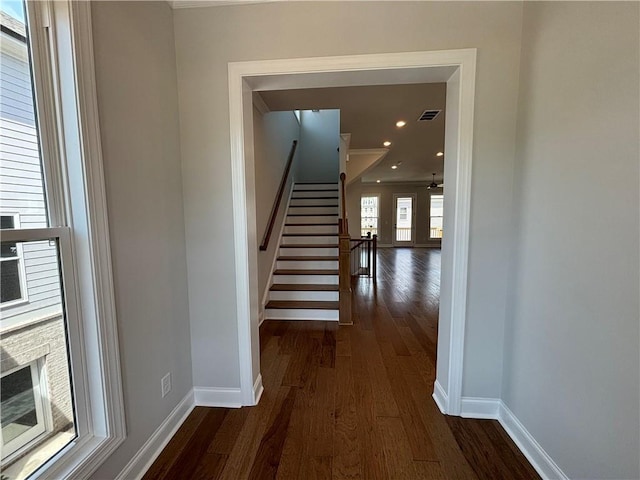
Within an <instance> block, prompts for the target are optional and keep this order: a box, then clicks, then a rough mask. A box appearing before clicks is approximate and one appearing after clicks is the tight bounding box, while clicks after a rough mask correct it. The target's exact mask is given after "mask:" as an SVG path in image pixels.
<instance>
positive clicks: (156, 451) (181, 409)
mask: <svg viewBox="0 0 640 480" xmlns="http://www.w3.org/2000/svg"><path fill="white" fill-rule="evenodd" d="M194 407H195V403H194V395H193V390H189V393H187V394H186V395H185V396H184V398H183V399H182V400H181V401H180V403H178V405H176V407H175V408H174V409H173V410H172V411H171V413H170V414H169V415H168V416H167V418H165V419H164V421H163V422H162V423H161V424H160V426H159V427H158V428H157V429H156V430H155V432H153V434H152V435H151V436H150V437H149V439H148V440H147V441H146V442H145V443H144V445H142V447H141V448H140V450H138V452H137V453H136V454H135V455H134V456H133V458H132V459H131V460H130V461H129V463H127V464H126V465H125V467H124V468H123V469H122V471H121V472H120V473H119V474H118V475H117V476H116V478H115V480H139V479H141V478H142V476H143V475H144V474H145V473H146V472H147V470H149V468H150V467H151V465H152V464H153V462H155V460H156V458H158V456H159V455H160V453H161V452H162V450H163V449H164V447H166V446H167V444H168V443H169V440H171V438H173V436H174V435H175V434H176V432H177V431H178V429H179V428H180V426H181V425H182V424H183V423H184V421H185V420H186V419H187V417H188V416H189V414H190V413H191V411H192V410H193V408H194Z"/></svg>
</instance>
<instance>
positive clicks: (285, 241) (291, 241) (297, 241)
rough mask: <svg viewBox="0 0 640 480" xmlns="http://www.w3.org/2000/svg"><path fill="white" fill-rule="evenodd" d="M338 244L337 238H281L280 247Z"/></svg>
mask: <svg viewBox="0 0 640 480" xmlns="http://www.w3.org/2000/svg"><path fill="white" fill-rule="evenodd" d="M318 243H326V244H332V245H333V244H335V245H337V244H338V236H337V235H333V236H326V237H321V236H315V235H314V236H305V237H284V236H283V237H282V245H309V244H318Z"/></svg>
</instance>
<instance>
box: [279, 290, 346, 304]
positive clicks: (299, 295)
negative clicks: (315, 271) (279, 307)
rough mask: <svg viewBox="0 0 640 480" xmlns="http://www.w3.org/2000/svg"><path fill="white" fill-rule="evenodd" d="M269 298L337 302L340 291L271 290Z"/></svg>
mask: <svg viewBox="0 0 640 480" xmlns="http://www.w3.org/2000/svg"><path fill="white" fill-rule="evenodd" d="M269 300H293V301H298V302H313V301H321V302H337V301H338V300H339V295H338V292H322V291H320V292H313V291H311V292H309V291H302V290H288V291H271V292H269Z"/></svg>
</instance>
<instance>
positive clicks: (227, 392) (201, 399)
mask: <svg viewBox="0 0 640 480" xmlns="http://www.w3.org/2000/svg"><path fill="white" fill-rule="evenodd" d="M193 396H194V399H195V404H196V406H198V407H223V408H240V407H242V390H241V389H240V388H225V387H219V388H215V387H193Z"/></svg>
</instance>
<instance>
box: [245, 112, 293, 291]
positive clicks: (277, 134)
mask: <svg viewBox="0 0 640 480" xmlns="http://www.w3.org/2000/svg"><path fill="white" fill-rule="evenodd" d="M299 137H300V124H299V123H298V120H297V119H296V117H295V115H294V113H293V112H270V113H266V114H264V115H262V114H261V113H260V112H259V111H258V109H257V108H255V107H254V109H253V143H254V159H255V164H254V168H255V175H256V227H257V231H258V243H260V242H261V240H262V236H263V235H264V232H265V230H266V228H267V225H268V223H269V216H270V215H271V208H272V207H273V202H274V201H275V199H276V195H277V193H278V187H279V186H280V181H281V180H282V174H283V173H284V169H285V167H286V164H287V160H288V158H289V152H290V150H291V144H292V143H293V141H294V140H298V139H299ZM296 150H297V149H296ZM298 160H299V153H298V152H297V151H296V156H295V157H294V160H293V161H294V163H293V165H294V166H295V164H296V162H297V161H298ZM293 176H294V172H293V167H292V171H291V173H290V175H289V180H288V182H287V185H286V187H285V191H284V192H285V193H284V195H283V197H282V202H281V203H280V208H279V210H278V216H277V217H276V222H275V224H274V227H273V232H272V234H271V240H270V242H269V245H268V248H267V250H265V251H261V252H258V292H259V294H260V300H261V301H262V298H263V296H264V293H265V291H266V289H267V288H269V286H270V285H268V284H267V283H268V280H269V276H270V274H271V267H272V265H273V259H274V256H275V255H276V253H277V251H278V234H279V233H280V229H281V227H282V222H283V221H284V217H285V215H284V214H285V213H286V207H287V200H288V195H289V191H290V190H291V183H292V181H293Z"/></svg>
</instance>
